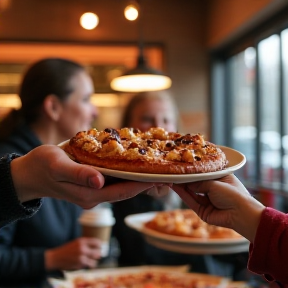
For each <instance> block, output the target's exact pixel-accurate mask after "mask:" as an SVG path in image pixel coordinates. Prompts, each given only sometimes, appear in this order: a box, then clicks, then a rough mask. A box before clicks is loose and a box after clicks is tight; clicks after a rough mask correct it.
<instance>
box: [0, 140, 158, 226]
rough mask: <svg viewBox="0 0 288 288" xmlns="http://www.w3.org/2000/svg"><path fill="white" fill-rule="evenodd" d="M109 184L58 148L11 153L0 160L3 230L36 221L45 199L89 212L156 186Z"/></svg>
mask: <svg viewBox="0 0 288 288" xmlns="http://www.w3.org/2000/svg"><path fill="white" fill-rule="evenodd" d="M35 179H37V181H35ZM106 182H107V181H106V179H105V178H104V176H103V175H102V174H101V173H100V172H98V171H96V170H95V169H94V168H92V167H90V166H88V165H81V164H78V163H76V162H74V161H72V160H71V159H70V158H69V157H68V156H67V154H66V153H65V152H64V151H63V150H62V149H60V148H59V147H57V146H55V145H41V146H39V147H37V148H35V149H33V150H31V151H30V152H29V153H27V154H26V155H24V156H20V155H17V154H16V153H8V154H6V155H5V156H3V157H0V187H1V188H0V229H1V228H2V227H4V226H6V225H9V224H10V223H13V222H15V221H17V220H23V219H26V218H30V217H32V216H33V215H34V214H35V213H36V212H38V210H39V209H40V208H41V205H42V201H43V200H42V198H43V197H53V198H56V199H62V200H66V201H68V202H71V203H74V204H77V205H79V206H80V207H82V208H85V209H89V208H92V207H94V206H96V205H98V204H100V203H103V202H114V201H121V200H124V199H126V198H129V197H133V196H135V195H137V194H138V193H140V192H142V191H143V190H146V189H147V188H149V187H152V186H153V185H154V184H151V183H145V182H138V183H137V182H135V181H125V182H124V181H123V182H120V183H116V182H115V185H107V184H106ZM131 191H133V193H134V195H132V194H131ZM125 192H126V194H125Z"/></svg>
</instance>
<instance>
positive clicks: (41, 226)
mask: <svg viewBox="0 0 288 288" xmlns="http://www.w3.org/2000/svg"><path fill="white" fill-rule="evenodd" d="M93 90H94V87H93V83H92V80H91V78H90V76H89V74H88V73H87V72H86V71H85V69H84V68H83V67H82V66H81V65H79V64H77V63H75V62H73V61H69V60H66V59H58V58H49V59H43V60H40V61H38V62H36V63H35V64H33V65H32V66H30V67H29V68H28V70H27V72H26V73H25V75H24V78H23V81H22V84H21V86H20V91H19V96H20V99H21V103H22V107H21V108H20V109H19V110H13V111H12V112H11V113H10V114H9V115H8V116H7V117H6V118H4V119H3V120H2V121H1V123H0V154H1V155H4V154H5V153H11V152H16V153H18V154H21V155H23V154H26V153H28V152H29V151H30V150H32V149H34V148H35V147H37V146H40V145H42V144H58V143H61V142H62V141H64V140H66V139H68V138H71V137H72V136H74V135H75V134H76V133H77V132H78V131H81V130H87V129H89V128H91V125H92V122H93V121H94V119H95V117H96V116H97V110H96V108H95V107H94V106H93V105H92V104H91V102H90V96H91V95H92V93H93ZM36 180H37V179H35V181H36ZM81 212H82V209H81V208H80V207H79V206H77V205H75V204H72V203H69V202H67V201H64V200H57V199H52V198H45V200H44V201H43V204H42V207H41V209H40V210H39V212H38V213H37V214H36V215H35V216H34V217H32V218H29V219H26V220H23V221H18V222H15V223H13V224H11V225H8V226H5V227H4V228H3V229H1V230H0V283H1V285H5V287H7V286H9V285H19V284H20V285H21V286H25V285H26V284H27V285H28V284H29V285H30V284H31V285H32V284H33V285H34V286H35V285H36V286H37V285H38V284H39V283H41V281H42V280H43V279H45V277H47V275H50V273H52V274H53V273H54V272H55V273H56V271H60V270H71V269H80V268H83V267H95V266H96V263H97V259H99V258H100V250H99V241H98V239H94V238H92V239H86V238H82V237H80V234H81V231H80V227H79V225H78V223H77V219H78V217H79V214H80V213H81ZM53 275H54V274H53ZM55 275H57V273H56V274H55ZM39 285H40V284H39Z"/></svg>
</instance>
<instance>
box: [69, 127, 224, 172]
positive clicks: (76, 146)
mask: <svg viewBox="0 0 288 288" xmlns="http://www.w3.org/2000/svg"><path fill="white" fill-rule="evenodd" d="M63 149H64V150H65V151H66V152H67V153H69V154H70V155H72V156H73V158H74V159H75V160H76V161H77V162H79V163H83V164H89V165H93V166H96V167H103V168H109V169H113V170H120V171H127V172H140V173H153V174H188V173H193V174H194V173H207V172H215V171H219V170H223V169H225V167H226V166H227V160H226V156H225V154H224V153H223V152H222V151H221V149H220V148H218V147H217V146H216V145H215V144H213V143H210V142H208V141H204V139H203V137H202V136H201V135H199V134H195V135H191V134H186V135H181V134H179V133H168V132H166V131H165V130H164V129H162V128H152V129H150V130H149V131H148V132H145V133H142V132H141V131H139V130H135V129H133V128H123V129H118V130H116V129H111V128H108V129H105V130H104V131H97V130H96V129H91V130H89V131H87V132H79V133H78V134H77V135H76V136H75V137H73V138H72V139H71V140H70V142H69V143H68V144H67V145H66V146H65V147H64V148H63Z"/></svg>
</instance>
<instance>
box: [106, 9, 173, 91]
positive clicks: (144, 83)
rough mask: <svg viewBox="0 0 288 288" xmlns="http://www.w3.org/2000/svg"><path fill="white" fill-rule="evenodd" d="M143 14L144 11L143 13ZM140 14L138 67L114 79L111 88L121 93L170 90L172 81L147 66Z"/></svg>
mask: <svg viewBox="0 0 288 288" xmlns="http://www.w3.org/2000/svg"><path fill="white" fill-rule="evenodd" d="M141 12H142V11H141ZM140 14H141V13H139V17H138V21H139V54H138V58H137V63H136V67H135V68H134V69H131V70H128V71H127V72H126V73H124V74H123V75H122V76H119V77H116V78H114V79H113V80H112V81H111V83H110V86H111V88H112V89H113V90H115V91H121V92H143V91H157V90H164V89H168V88H169V87H170V86H171V84H172V81H171V79H170V78H169V77H168V76H166V75H164V74H163V73H162V72H161V71H158V70H156V69H153V68H151V67H149V66H148V65H147V62H146V59H145V56H144V49H143V46H144V45H143V41H142V33H141V32H142V31H141V30H142V27H141V23H140V18H142V17H140Z"/></svg>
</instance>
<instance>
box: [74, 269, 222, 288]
mask: <svg viewBox="0 0 288 288" xmlns="http://www.w3.org/2000/svg"><path fill="white" fill-rule="evenodd" d="M152 269H153V268H151V270H150V271H143V272H137V273H129V272H126V273H119V274H118V275H117V274H116V273H110V275H107V276H104V277H103V276H102V277H101V276H100V277H95V278H94V279H93V277H87V278H85V277H83V276H82V277H81V276H78V277H75V278H74V280H73V284H74V285H73V288H177V287H178V288H198V287H199V288H203V287H206V288H216V287H220V285H221V284H222V285H223V284H224V283H225V282H224V283H223V278H220V277H217V276H210V275H205V274H193V273H181V272H179V273H177V272H172V271H169V272H167V271H153V270H152ZM114 271H115V270H114ZM221 287H222V286H221Z"/></svg>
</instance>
